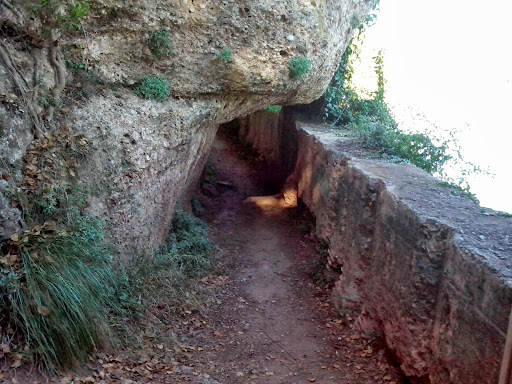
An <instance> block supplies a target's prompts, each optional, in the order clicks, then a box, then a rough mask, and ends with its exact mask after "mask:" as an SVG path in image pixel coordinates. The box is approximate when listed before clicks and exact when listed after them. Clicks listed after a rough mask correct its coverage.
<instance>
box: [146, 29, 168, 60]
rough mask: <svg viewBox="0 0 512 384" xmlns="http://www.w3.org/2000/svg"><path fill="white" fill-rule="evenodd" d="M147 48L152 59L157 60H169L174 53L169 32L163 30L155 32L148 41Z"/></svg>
mask: <svg viewBox="0 0 512 384" xmlns="http://www.w3.org/2000/svg"><path fill="white" fill-rule="evenodd" d="M148 46H149V49H150V51H151V54H152V55H153V57H154V58H155V59H157V60H162V59H166V58H169V57H170V56H172V54H173V53H174V51H173V43H172V38H171V32H170V31H169V29H167V28H164V29H161V30H159V31H155V32H153V33H152V34H151V36H150V38H149V39H148Z"/></svg>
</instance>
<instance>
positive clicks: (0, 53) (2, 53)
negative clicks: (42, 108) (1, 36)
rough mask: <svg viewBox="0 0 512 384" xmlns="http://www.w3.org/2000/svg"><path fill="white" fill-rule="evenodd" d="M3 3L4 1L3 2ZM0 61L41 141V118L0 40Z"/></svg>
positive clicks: (42, 135)
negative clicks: (18, 92) (19, 95)
mask: <svg viewBox="0 0 512 384" xmlns="http://www.w3.org/2000/svg"><path fill="white" fill-rule="evenodd" d="M4 1H5V0H4ZM0 59H2V61H3V63H4V66H5V68H6V69H7V72H9V74H10V75H11V78H12V81H13V83H14V86H15V87H16V88H17V89H18V90H19V91H20V93H21V96H22V98H23V101H24V102H25V105H26V108H27V111H28V113H29V116H30V118H31V119H32V122H33V123H34V135H35V137H36V138H38V139H41V138H42V137H44V136H45V134H44V132H43V124H42V122H41V117H40V116H39V114H38V113H37V112H36V110H35V109H34V107H33V104H32V103H33V101H32V99H31V98H30V97H29V96H28V95H27V91H28V89H27V88H28V86H27V83H26V81H25V79H24V78H23V77H22V76H21V75H20V74H19V73H18V71H17V69H16V68H15V67H14V63H13V61H12V58H11V55H10V53H9V50H8V48H7V47H6V45H5V44H4V42H3V41H2V40H0Z"/></svg>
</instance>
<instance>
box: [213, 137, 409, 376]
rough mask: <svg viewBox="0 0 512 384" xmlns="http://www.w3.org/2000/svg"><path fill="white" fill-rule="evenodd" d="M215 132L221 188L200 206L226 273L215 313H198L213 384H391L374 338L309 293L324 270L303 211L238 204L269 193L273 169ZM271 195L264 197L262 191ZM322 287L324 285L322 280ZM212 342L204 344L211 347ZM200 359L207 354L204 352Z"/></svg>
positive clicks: (392, 371)
mask: <svg viewBox="0 0 512 384" xmlns="http://www.w3.org/2000/svg"><path fill="white" fill-rule="evenodd" d="M247 153H248V151H247V149H245V148H243V147H241V146H240V144H237V142H236V140H234V139H233V138H230V137H229V133H228V132H221V134H219V135H218V137H217V139H216V142H215V144H214V146H213V148H212V152H211V156H210V166H211V167H213V168H214V169H215V173H216V177H217V180H219V181H222V182H223V183H219V185H221V186H222V185H224V187H223V188H221V189H220V190H219V191H218V193H214V195H215V196H213V197H212V198H211V199H209V201H207V202H206V203H205V205H206V211H207V215H206V220H207V221H208V222H209V224H210V227H211V232H212V233H211V235H212V237H213V240H214V241H215V242H216V244H218V246H219V247H220V248H221V249H222V251H223V253H224V258H225V259H226V262H227V263H228V265H229V266H230V267H228V269H229V270H228V272H227V275H228V277H229V282H228V283H226V286H225V287H223V290H221V291H220V295H219V298H218V299H217V300H218V301H217V303H218V305H217V306H213V307H211V308H210V310H209V312H208V313H207V314H205V318H209V319H210V320H209V321H210V326H212V325H213V327H214V328H216V329H217V330H218V331H217V332H215V333H214V334H215V335H216V337H217V340H215V341H214V344H215V346H214V347H213V348H210V352H207V353H206V356H208V357H207V358H208V360H210V361H214V362H215V365H216V366H217V367H220V368H218V369H217V370H216V375H214V377H215V379H216V380H219V381H220V382H222V383H224V384H231V383H233V384H234V383H254V384H256V383H266V384H274V383H275V384H285V383H308V382H316V383H340V384H341V383H354V384H355V383H399V382H401V381H400V380H401V379H400V376H399V374H398V371H397V369H396V368H395V367H393V366H391V365H390V364H389V362H388V360H387V359H386V357H385V353H384V350H383V349H380V350H379V348H378V347H379V346H378V342H377V341H376V339H375V338H374V337H372V335H370V336H368V337H364V335H361V334H359V333H358V332H357V331H355V328H353V325H352V324H351V321H352V320H353V319H352V318H350V317H349V316H347V318H341V317H340V315H339V314H338V313H337V311H336V310H335V309H334V308H333V307H332V306H331V304H330V302H329V298H328V295H329V292H328V290H326V289H323V288H319V287H316V286H315V281H314V280H313V279H312V276H311V275H312V274H314V273H317V274H318V273H320V274H321V275H322V271H321V266H322V265H323V264H324V263H325V262H324V261H323V260H322V258H321V256H320V255H319V254H318V251H317V250H316V245H315V242H314V241H313V236H311V235H310V231H311V229H312V228H311V219H310V218H309V217H308V214H307V212H305V209H300V208H297V209H291V210H287V211H276V210H272V211H262V210H260V209H258V208H256V207H250V206H247V205H244V204H243V200H244V199H245V198H247V197H248V196H254V195H262V194H272V193H276V192H279V191H278V190H277V191H276V190H272V185H273V184H274V183H273V182H271V180H272V170H271V169H266V168H265V166H264V164H262V163H261V162H254V161H252V162H251V161H248V160H247V159H248V155H247ZM269 186H270V188H268V187H269ZM321 278H322V279H323V278H324V276H323V275H322V276H321ZM210 342H211V341H210ZM205 350H207V349H206V348H205Z"/></svg>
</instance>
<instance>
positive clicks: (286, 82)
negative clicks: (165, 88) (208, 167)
mask: <svg viewBox="0 0 512 384" xmlns="http://www.w3.org/2000/svg"><path fill="white" fill-rule="evenodd" d="M47 4H59V2H58V1H56V2H48V3H47ZM40 5H41V3H40V2H38V1H25V0H11V1H4V2H2V5H0V22H1V23H2V24H3V25H5V26H6V27H5V28H4V30H5V31H7V32H8V33H5V34H4V35H2V45H1V48H2V57H1V60H0V78H1V79H2V80H1V81H0V84H2V89H1V92H2V95H0V96H1V98H2V100H4V103H3V106H0V108H2V111H1V112H0V119H1V121H2V124H3V127H2V130H0V135H1V140H0V156H1V158H2V159H5V161H3V162H1V163H0V172H1V173H2V175H4V176H5V177H4V179H8V183H9V188H10V190H16V191H17V192H20V193H23V192H24V190H23V189H20V188H19V187H20V185H22V183H23V179H24V176H26V175H25V173H26V172H25V170H26V166H27V162H26V159H25V160H23V159H24V155H26V151H27V146H28V144H29V143H30V141H31V140H32V138H33V137H34V135H36V136H38V137H39V141H38V142H37V148H45V150H47V147H48V145H52V143H54V142H55V141H57V142H58V141H59V140H60V141H62V140H61V139H59V140H56V139H55V138H53V139H50V140H46V139H45V138H44V137H42V134H41V131H42V133H43V134H44V135H46V134H50V135H52V134H54V133H55V132H59V130H62V129H64V131H65V132H66V135H67V136H69V137H71V139H72V140H74V141H73V142H75V141H76V142H78V143H81V144H77V145H75V144H69V145H68V146H69V148H71V149H76V148H78V150H77V151H74V152H73V151H71V152H72V156H73V159H72V163H73V164H74V168H73V169H72V170H71V172H67V171H66V170H65V169H64V170H62V169H61V170H60V171H59V172H53V171H52V172H50V171H49V170H48V169H46V168H47V167H48V164H50V163H56V162H57V161H56V160H55V159H53V160H52V156H53V157H55V156H57V155H56V154H55V153H53V152H51V151H50V152H51V153H50V154H48V153H47V154H46V156H47V158H44V159H43V158H40V159H38V158H34V157H37V156H38V155H37V153H36V152H37V151H32V152H33V153H34V154H33V155H32V158H31V161H33V162H34V163H33V164H32V165H33V168H37V169H36V170H34V173H35V174H36V176H37V178H38V179H37V180H38V181H37V183H39V184H44V183H46V184H48V183H51V182H53V181H52V180H49V179H48V177H50V179H51V175H56V177H57V178H59V179H63V178H64V179H67V182H70V183H76V184H80V185H82V186H85V187H87V189H88V191H89V193H90V210H91V212H92V213H93V214H95V215H98V216H103V217H105V218H107V220H108V221H110V223H111V224H112V226H111V228H112V232H113V235H114V237H115V240H116V243H117V245H118V246H119V249H120V250H121V252H122V254H123V255H124V256H122V258H124V259H126V260H128V259H129V258H130V255H134V254H137V253H142V252H147V251H148V250H151V249H154V248H156V247H158V245H159V244H160V243H161V242H162V241H163V240H164V238H165V236H166V231H167V228H168V225H169V223H170V219H171V217H172V214H173V212H174V210H175V208H176V207H175V205H176V203H177V202H178V201H179V200H180V199H182V200H186V194H187V190H188V187H189V186H190V185H192V184H193V183H194V182H195V181H196V180H197V179H198V177H199V173H200V171H201V169H202V167H203V165H204V162H205V159H206V155H207V153H208V150H209V147H210V145H211V142H212V140H213V137H214V135H215V132H216V129H217V126H218V124H219V123H222V122H226V121H230V120H232V119H234V118H236V117H239V116H244V115H247V114H249V113H250V112H253V111H255V110H257V109H260V108H262V107H265V106H268V105H273V104H294V103H307V102H310V101H312V100H314V99H316V98H318V97H319V96H320V95H321V94H322V93H323V91H324V89H325V88H326V86H327V84H328V82H329V80H330V79H331V77H332V74H333V72H334V70H335V68H336V66H337V64H338V62H339V59H340V57H341V55H342V53H343V51H344V49H345V47H346V46H347V44H348V42H349V40H350V38H351V37H352V35H353V31H354V28H355V27H357V26H358V25H357V24H358V21H360V20H362V19H363V18H364V16H365V15H366V13H367V12H368V10H369V9H370V8H371V7H372V5H373V1H367V0H337V1H334V0H280V1H278V0H259V1H254V0H250V1H249V0H237V1H235V0H172V1H170V0H148V1H136V0H125V1H122V2H121V1H118V0H95V1H94V2H90V5H91V8H90V10H89V12H88V14H87V16H85V17H84V18H83V19H81V20H80V24H81V26H82V28H81V29H80V28H79V29H78V32H77V31H76V30H75V31H74V32H73V33H71V32H69V28H68V27H69V24H70V23H68V24H66V25H65V26H64V27H66V28H68V29H66V28H64V27H63V26H62V25H60V24H59V22H60V21H59V20H63V18H62V17H60V18H59V17H55V14H59V13H60V14H61V15H62V14H64V13H65V12H69V8H65V7H64V6H61V7H57V8H56V9H55V12H53V13H52V12H47V13H46V14H44V11H45V10H44V9H42V10H41V8H38V7H40ZM64 5H65V4H64ZM34 7H35V8H34ZM34 15H36V16H34ZM38 15H39V18H38V17H37V16H38ZM41 15H43V16H44V15H46V16H44V17H43V16H41ZM72 21H73V20H72ZM73 22H74V21H73ZM45 23H46V24H45ZM71 26H73V25H72V23H71ZM75 29H76V28H75ZM158 34H160V35H158ZM17 36H24V37H17ZM155 36H160V40H159V39H158V38H156V39H155ZM162 36H163V37H162ZM13 37H16V38H13ZM56 51H57V54H55V52H56ZM61 52H62V57H60V54H61ZM52 55H53V56H52ZM52 57H53V61H57V64H56V65H55V63H53V65H49V63H50V64H52ZM293 58H305V59H307V60H308V61H309V62H310V64H311V69H310V70H309V72H307V73H305V74H304V76H303V77H297V76H293V74H292V73H291V72H290V70H289V64H290V60H292V59H293ZM64 59H66V61H65V60H64ZM59 62H60V64H59ZM64 62H66V63H67V68H66V69H64V68H63V63H64ZM59 69H60V71H59ZM62 72H64V76H65V87H64V89H63V90H62V91H61V90H60V87H61V86H62V83H63V80H64V79H63V78H62V76H61V75H62V74H63V73H62ZM146 76H158V77H161V78H164V79H166V80H167V81H168V82H169V83H170V84H171V97H170V98H169V99H167V100H166V101H163V102H158V101H154V100H142V99H140V98H138V97H136V96H135V95H134V92H133V90H134V88H135V87H136V86H137V85H138V84H139V83H140V81H141V79H142V78H144V77H146ZM4 84H6V85H5V87H4ZM59 92H61V96H60V97H59V99H58V100H57V99H55V100H54V99H52V97H48V95H49V96H52V95H54V94H59ZM9 94H14V95H17V99H16V100H15V101H9V100H8V101H7V102H5V100H6V97H7V96H8V95H9ZM27 100H29V102H28V103H27ZM29 104H31V105H32V108H31V109H29V108H27V105H29ZM45 111H46V112H45ZM36 123H37V124H36ZM34 125H35V126H37V127H38V129H33V126H34ZM12 137H19V138H20V140H19V142H16V143H14V142H13V141H12V140H11V139H10V138H12ZM6 138H7V140H6ZM45 140H46V141H45ZM9 143H10V144H9ZM30 148H32V147H30ZM30 148H29V149H30ZM45 159H46V160H45ZM48 159H49V160H48ZM47 160H48V161H47ZM64 160H66V159H64ZM63 162H64V163H66V161H63ZM45 167H46V168H45ZM11 175H14V176H11ZM25 181H26V180H25ZM34 188H35V187H34ZM5 199H8V200H9V198H8V197H5ZM7 205H9V204H7ZM14 213H15V212H14ZM12 214H13V212H10V216H9V217H13V216H12ZM14 216H16V215H14ZM18 216H19V217H18V218H21V212H20V214H19V215H18ZM9 221H12V220H11V219H9ZM15 221H16V222H19V220H15ZM0 226H1V227H2V228H1V229H0V236H2V237H3V238H5V237H8V236H9V235H10V234H11V233H12V232H13V231H16V228H18V227H16V226H12V225H7V224H4V223H3V222H2V223H0Z"/></svg>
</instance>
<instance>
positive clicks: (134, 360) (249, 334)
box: [0, 130, 405, 384]
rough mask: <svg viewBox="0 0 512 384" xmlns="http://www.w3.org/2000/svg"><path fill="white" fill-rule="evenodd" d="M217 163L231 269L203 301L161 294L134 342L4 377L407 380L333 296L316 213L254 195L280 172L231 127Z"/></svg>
mask: <svg viewBox="0 0 512 384" xmlns="http://www.w3.org/2000/svg"><path fill="white" fill-rule="evenodd" d="M209 167H210V170H209V172H206V173H207V174H208V173H209V174H210V176H209V177H210V178H212V180H211V183H209V184H208V185H207V183H203V188H202V191H203V194H202V196H201V201H202V203H203V207H204V217H203V218H204V219H205V220H206V221H207V222H208V224H209V225H210V229H211V231H210V236H211V238H212V240H213V241H214V242H215V244H216V245H217V247H218V248H219V251H220V252H219V253H220V254H222V259H221V262H220V264H221V266H220V268H219V271H217V272H216V273H211V274H210V275H208V276H205V277H203V278H201V279H200V280H199V283H200V284H201V286H202V287H203V288H204V291H205V292H204V294H203V295H202V297H201V298H200V299H199V300H198V305H197V306H195V307H191V308H190V309H189V310H187V309H186V308H182V309H181V310H180V311H178V312H177V311H176V309H175V308H174V309H173V308H169V307H167V305H166V304H165V301H163V300H162V302H159V301H155V302H151V303H150V304H151V305H149V307H148V309H147V312H144V313H143V314H142V316H141V319H140V322H141V323H140V324H139V325H137V326H135V327H134V328H133V329H134V330H135V331H134V332H135V333H134V334H133V335H131V337H130V338H129V340H131V339H132V338H133V341H131V342H128V344H127V345H125V346H121V345H120V346H118V347H115V348H112V349H110V350H105V351H103V352H98V353H96V354H95V355H94V356H91V359H90V362H89V363H88V364H86V365H85V366H81V367H77V368H76V370H75V371H74V372H60V373H58V374H57V375H55V376H53V375H48V376H47V375H44V374H41V373H38V372H37V370H35V369H34V368H35V367H34V366H31V365H30V364H26V365H23V366H22V367H20V368H19V369H11V368H12V366H11V365H10V363H9V362H8V361H4V366H3V367H2V369H0V383H6V384H24V383H52V384H53V383H59V384H72V383H76V384H78V383H80V384H93V383H98V384H111V383H112V384H150V383H168V384H177V383H192V384H299V383H306V384H307V383H321V384H327V383H329V384H331V383H332V384H404V383H405V381H404V380H403V379H402V378H401V375H400V371H399V370H398V369H397V367H395V366H394V365H393V364H392V363H391V361H390V360H389V358H388V356H387V355H386V352H385V349H384V348H383V345H382V342H380V341H379V340H380V339H379V338H378V335H366V334H362V333H361V332H360V331H358V330H357V329H358V328H357V327H356V326H355V325H354V321H355V320H354V319H353V318H352V317H351V316H350V315H349V314H347V313H344V314H340V313H339V312H338V311H337V310H336V309H335V308H334V307H333V306H332V304H331V303H330V286H329V283H330V284H331V285H332V282H333V281H334V278H331V280H330V281H329V275H328V274H327V272H326V271H325V268H324V265H325V257H324V256H321V255H320V254H319V252H318V251H317V248H318V245H317V242H316V240H315V237H314V236H313V235H312V234H311V233H312V231H313V221H312V218H311V217H310V215H309V213H308V212H307V210H306V209H305V208H303V207H302V208H301V206H300V205H299V207H298V208H293V209H288V210H282V211H276V210H273V211H272V210H270V211H269V210H267V211H262V210H260V209H258V208H255V207H251V206H247V205H244V204H243V201H244V200H245V199H246V198H247V197H249V196H254V195H266V194H267V195H268V194H274V193H276V192H278V191H279V185H278V182H277V180H276V176H275V175H276V173H277V172H276V170H275V169H272V168H269V167H268V166H265V164H264V163H263V162H261V161H258V160H257V159H256V158H255V156H253V155H252V154H251V151H250V150H248V149H247V148H244V147H242V146H241V145H240V143H239V142H238V141H237V139H236V137H233V132H231V134H229V131H227V130H224V131H222V130H221V132H220V134H219V135H218V137H217V139H216V141H215V144H214V146H213V148H212V151H211V156H210V160H209ZM213 170H214V171H213ZM184 294H187V292H184ZM194 294H195V293H194V292H190V295H194ZM155 297H157V298H158V297H160V296H159V295H155ZM155 300H156V299H155Z"/></svg>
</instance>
